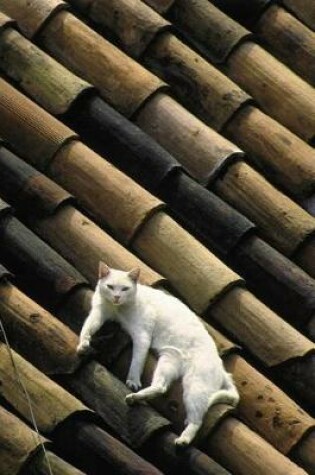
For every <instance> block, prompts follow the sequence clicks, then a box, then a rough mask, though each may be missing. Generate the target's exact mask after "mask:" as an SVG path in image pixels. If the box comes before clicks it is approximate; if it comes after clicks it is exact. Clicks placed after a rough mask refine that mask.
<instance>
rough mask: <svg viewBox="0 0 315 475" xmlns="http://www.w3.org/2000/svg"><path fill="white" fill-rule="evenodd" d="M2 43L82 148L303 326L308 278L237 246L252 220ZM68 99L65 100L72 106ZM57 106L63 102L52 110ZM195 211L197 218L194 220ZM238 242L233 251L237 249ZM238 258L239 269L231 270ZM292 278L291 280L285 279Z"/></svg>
mask: <svg viewBox="0 0 315 475" xmlns="http://www.w3.org/2000/svg"><path fill="white" fill-rule="evenodd" d="M7 31H9V30H7ZM8 39H10V41H9V42H7V43H6V47H4V48H3V49H2V50H1V51H2V53H3V55H2V58H3V59H4V61H3V63H2V64H4V66H3V67H4V69H5V70H6V72H8V73H9V74H10V75H11V76H12V77H13V78H14V79H15V80H17V81H18V82H19V84H20V85H23V86H24V89H26V90H27V92H28V93H30V94H31V95H32V97H34V98H36V99H37V100H38V101H39V102H40V103H41V104H42V105H45V106H46V107H47V108H48V109H49V110H50V111H51V112H54V113H58V112H59V113H61V112H63V111H64V110H65V108H66V109H69V110H68V112H67V115H66V116H65V120H66V121H67V122H68V123H70V124H71V125H74V126H75V128H76V130H79V131H80V133H82V135H83V136H84V137H85V139H86V140H87V141H88V143H90V144H92V145H93V147H94V148H96V150H98V151H100V152H102V154H103V155H104V154H105V155H106V156H109V157H111V159H112V160H114V163H115V164H118V165H119V166H120V167H121V168H123V169H124V171H127V173H128V174H129V175H131V176H132V177H134V178H136V179H137V180H140V182H141V184H143V185H144V186H146V187H147V188H149V189H150V190H151V191H153V192H155V193H158V195H159V196H160V197H161V198H162V199H166V201H167V202H168V203H169V204H170V205H171V207H172V209H173V211H175V214H176V216H177V217H179V218H180V219H182V220H183V223H184V224H185V225H186V226H188V228H189V229H190V230H192V232H194V233H195V234H196V235H197V237H198V238H199V239H201V240H202V241H203V242H204V243H205V244H207V245H210V246H211V248H214V249H215V250H217V251H218V252H219V254H220V255H223V256H231V254H232V256H233V257H232V262H235V265H236V268H237V270H239V271H240V272H241V273H243V274H244V275H245V276H246V278H247V279H248V281H249V285H252V286H253V288H254V289H255V291H258V294H261V295H262V296H263V297H266V298H267V302H268V304H271V305H274V306H275V308H276V309H277V310H279V311H280V312H283V311H284V314H285V315H286V317H287V318H289V319H290V320H292V321H293V322H294V323H295V324H296V325H298V326H301V324H302V326H303V325H304V324H305V323H307V321H308V319H309V317H310V316H311V315H312V313H313V299H312V287H313V281H312V280H311V279H310V278H308V277H307V275H305V274H304V273H303V272H301V270H299V269H298V268H297V267H295V266H294V265H293V264H292V263H291V262H290V261H289V260H286V259H285V258H283V257H282V256H280V255H279V254H278V253H277V252H276V251H275V250H273V249H272V248H271V247H270V246H268V245H267V244H265V243H263V242H261V241H260V239H259V238H253V239H247V240H245V242H244V238H245V237H248V235H249V233H252V228H253V225H252V223H250V222H249V221H248V220H246V219H245V218H244V217H242V216H241V215H240V214H238V213H237V212H236V211H235V210H233V209H232V208H229V206H228V205H226V203H224V202H223V201H221V200H220V199H219V198H218V197H216V195H213V194H212V193H211V192H208V191H206V190H204V189H203V188H202V187H200V186H199V185H197V184H196V183H194V182H193V181H192V179H191V178H189V177H188V176H187V175H185V174H184V173H183V170H182V169H181V167H180V165H179V163H178V162H176V160H174V159H173V158H172V156H170V155H169V154H168V153H167V152H166V151H165V150H163V149H161V147H159V146H158V145H157V144H156V143H155V142H153V141H152V140H150V138H149V137H148V136H146V135H145V134H144V133H141V131H140V130H139V129H137V128H136V127H135V126H133V125H132V124H131V123H130V122H129V121H128V120H126V119H124V118H123V117H122V116H120V115H119V114H118V113H117V112H115V111H114V110H113V109H112V108H111V107H109V106H107V105H106V104H105V103H104V102H103V101H102V100H101V99H99V98H97V97H94V96H93V97H90V96H89V95H88V96H84V97H82V98H79V99H77V96H78V94H80V93H81V89H80V87H79V85H80V80H79V79H78V78H76V77H75V76H74V75H73V74H71V73H70V72H68V71H67V70H65V69H63V68H62V67H61V65H60V64H58V63H55V62H54V61H53V60H52V59H51V58H50V57H49V56H47V55H45V54H44V53H43V52H41V51H40V50H39V49H38V48H36V47H35V46H34V45H32V44H30V43H29V42H28V41H27V40H26V39H23V38H22V37H21V36H20V35H19V34H18V33H17V32H14V31H11V30H10V31H9V35H8ZM3 45H4V43H2V46H3ZM10 47H11V48H10ZM5 53H7V54H5ZM23 63H24V66H26V65H27V67H26V68H24V69H20V66H19V65H20V64H23ZM16 65H17V66H16ZM23 71H26V72H27V74H26V73H25V72H24V73H23ZM48 71H49V73H48ZM44 72H45V74H46V82H47V81H50V84H51V87H50V88H49V89H48V92H47V88H46V87H45V85H46V84H45V82H44V81H42V80H41V77H42V76H43V74H44ZM67 74H68V76H67ZM53 88H55V89H56V90H57V91H59V90H60V91H63V97H65V98H66V100H65V101H61V100H60V96H59V97H58V98H57V101H54V100H53V98H52V97H51V96H50V92H49V91H50V89H53ZM78 91H79V92H78ZM68 98H72V101H73V103H72V104H71V103H69V100H68ZM75 99H77V100H75ZM61 103H63V105H62V106H61V107H60V104H61ZM130 149H132V151H131V150H130ZM131 153H132V155H130V154H131ZM4 160H5V157H4ZM9 162H10V161H8V160H7V161H6V163H9ZM11 162H12V163H11V166H10V168H11V169H12V167H13V168H14V166H15V165H14V163H13V160H11ZM11 173H12V171H11ZM185 203H186V204H185ZM201 209H202V214H201V215H199V214H198V213H200V211H201ZM72 229H73V228H72ZM239 243H241V246H238V244H239ZM237 246H238V248H237ZM235 248H237V249H235ZM232 251H233V252H232ZM245 255H246V256H247V259H249V261H248V262H247V261H244V259H243V258H244V256H245ZM259 256H260V259H259ZM241 259H242V260H241ZM240 260H241V262H242V265H241V266H239V265H238V262H239V261H240ZM266 260H269V261H271V262H273V264H274V265H273V267H270V265H268V266H263V269H259V268H258V267H257V264H256V265H255V263H258V265H260V264H259V263H260V261H266ZM126 262H128V261H127V260H126ZM95 264H96V263H95V261H91V266H92V268H91V266H89V269H91V271H92V272H94V271H93V266H95ZM94 269H95V267H94ZM266 269H267V270H266ZM268 269H270V271H271V272H270V273H269V279H268V280H266V279H265V273H266V272H267V271H268ZM262 272H263V275H262ZM292 272H294V274H292ZM94 274H95V272H94ZM292 275H293V279H292V278H290V276H292ZM288 280H289V281H288ZM266 282H268V284H270V285H269V286H268V289H265V286H266V285H265V283H266ZM279 284H280V285H281V286H283V287H282V288H284V289H285V291H286V293H285V294H284V293H283V292H281V291H279V289H278V286H279ZM275 286H276V287H277V289H275ZM272 289H273V291H272ZM270 291H271V293H270ZM288 292H289V294H288ZM268 297H269V300H268ZM281 297H284V298H282V299H281ZM294 302H296V304H295V305H294ZM303 302H304V304H303ZM288 314H289V315H288Z"/></svg>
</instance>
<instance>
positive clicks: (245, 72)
mask: <svg viewBox="0 0 315 475" xmlns="http://www.w3.org/2000/svg"><path fill="white" fill-rule="evenodd" d="M157 3H158V2H153V1H152V0H150V4H151V5H152V6H154V8H155V5H156V4H157ZM166 13H168V14H169V15H170V18H171V19H172V20H173V21H174V22H175V23H176V25H177V26H178V27H179V28H180V29H181V31H182V33H183V34H184V35H186V36H188V37H189V36H192V38H193V40H194V45H196V44H197V43H201V49H202V52H203V54H205V55H206V56H207V57H208V58H209V59H210V60H212V61H213V62H216V63H218V64H220V68H222V69H223V70H224V72H225V74H227V75H228V76H229V77H230V78H231V79H232V80H234V81H235V82H236V83H237V84H239V85H240V86H241V87H243V88H244V89H245V90H246V91H247V92H248V93H249V94H251V95H252V96H253V97H254V99H256V100H257V102H258V103H259V104H260V106H261V107H262V108H263V109H264V110H265V111H266V112H267V113H268V114H270V115H271V116H273V117H274V118H276V119H277V120H278V121H280V122H281V123H283V124H284V125H286V126H287V127H288V128H289V129H291V130H292V131H293V132H295V133H296V134H298V135H299V136H301V137H302V138H304V139H306V140H312V139H313V138H314V105H313V102H312V98H313V90H312V88H311V86H310V85H309V84H307V83H306V82H304V81H303V80H301V79H300V78H299V77H298V76H297V75H295V74H294V73H293V72H292V71H290V69H288V68H286V67H285V66H284V65H283V64H282V63H280V62H278V61H277V60H276V59H275V58H274V57H273V56H272V55H269V54H268V53H267V52H266V51H265V50H264V49H263V48H261V47H260V46H259V45H258V44H257V43H255V42H254V41H253V39H252V38H249V37H248V36H247V35H248V31H246V30H245V29H244V28H243V27H241V26H240V25H239V24H238V23H236V22H234V21H233V20H232V19H231V18H230V17H228V16H227V15H225V14H223V13H222V12H221V11H220V10H219V9H217V8H216V7H214V5H212V4H211V3H210V2H209V1H207V0H199V1H198V2H196V1H191V0H175V1H173V2H172V5H171V6H170V7H169V8H168V10H167V12H165V13H164V14H166ZM209 25H210V28H209ZM197 26H198V27H197ZM207 28H208V30H207ZM209 30H210V33H208V35H207V34H206V31H209ZM235 30H238V31H239V33H238V35H236V34H235V33H234V34H233V35H232V34H231V33H230V32H231V31H233V32H235ZM211 35H212V38H214V37H219V38H220V41H219V43H220V47H219V50H218V48H217V44H218V43H217V42H216V41H211ZM237 37H239V41H238V42H236V41H235V39H236V38H237ZM222 38H225V40H224V39H222ZM266 79H268V81H266ZM302 91H303V98H302V97H301V92H302ZM304 101H305V103H304ZM308 114H309V115H308Z"/></svg>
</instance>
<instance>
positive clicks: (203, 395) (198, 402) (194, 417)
mask: <svg viewBox="0 0 315 475" xmlns="http://www.w3.org/2000/svg"><path fill="white" fill-rule="evenodd" d="M183 390H184V391H183V399H184V405H185V410H186V420H185V424H186V427H185V429H184V430H183V432H182V433H181V434H180V436H179V437H178V438H177V439H176V440H175V444H176V445H177V446H180V447H186V446H187V445H189V444H190V443H191V442H192V440H193V439H194V438H195V436H196V435H197V432H198V431H199V429H200V427H201V425H202V422H203V418H204V416H205V414H206V412H207V410H208V408H209V391H208V389H207V387H206V386H205V384H204V382H203V381H202V380H201V378H198V377H194V376H192V375H191V374H185V376H184V378H183Z"/></svg>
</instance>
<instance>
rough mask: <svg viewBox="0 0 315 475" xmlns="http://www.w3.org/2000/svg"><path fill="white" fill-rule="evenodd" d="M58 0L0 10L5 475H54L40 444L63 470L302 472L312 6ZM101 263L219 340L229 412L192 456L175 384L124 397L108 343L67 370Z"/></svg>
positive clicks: (312, 388) (308, 363)
mask: <svg viewBox="0 0 315 475" xmlns="http://www.w3.org/2000/svg"><path fill="white" fill-rule="evenodd" d="M70 3H71V7H70V6H69V5H68V4H66V3H65V2H63V1H61V0H32V1H31V2H29V1H28V0H16V1H12V0H0V10H1V11H2V13H0V58H1V61H0V68H1V74H2V78H0V98H1V100H0V118H1V120H0V137H1V140H2V142H1V143H0V173H1V178H2V179H1V184H0V196H1V199H0V236H1V247H0V263H1V264H0V316H1V321H2V322H3V325H4V328H5V331H6V335H7V337H8V340H9V342H10V345H11V346H12V350H11V353H10V352H9V351H8V347H7V346H6V344H5V342H4V343H1V344H0V353H1V358H0V373H1V375H0V379H1V384H0V418H1V419H2V421H3V423H2V424H1V429H0V440H1V441H3V443H1V444H0V471H1V473H4V474H5V475H11V474H15V473H29V471H28V470H32V473H33V472H34V473H49V467H47V459H45V457H44V454H43V451H42V445H41V444H42V443H44V444H47V458H48V460H49V461H50V463H51V466H52V468H53V473H66V474H68V473H69V475H70V474H73V475H75V474H79V473H82V472H80V470H82V471H83V472H84V473H88V474H89V473H91V474H98V473H103V472H104V470H112V472H113V473H128V474H129V473H130V474H131V473H133V474H135V473H146V474H151V473H152V474H157V473H161V472H163V473H172V474H176V473H187V474H188V473H191V474H197V473H199V474H200V473H202V474H214V473H215V474H222V475H223V474H228V473H233V474H234V473H235V474H244V475H252V474H253V475H256V474H258V475H260V474H261V475H264V474H270V473H272V474H279V475H280V474H281V475H282V474H283V475H284V474H286V475H287V474H302V473H310V474H313V473H315V457H314V453H315V432H314V419H313V416H314V398H315V356H314V348H315V346H314V338H315V313H314V309H315V281H314V278H315V265H314V257H315V256H314V254H315V238H314V231H315V218H314V216H313V215H314V203H313V201H314V189H315V186H314V183H315V182H314V178H315V165H314V149H313V148H312V143H313V141H314V137H315V134H314V129H315V110H314V108H315V100H314V90H313V89H312V87H311V85H314V81H315V79H314V68H313V67H312V61H314V55H315V53H314V33H313V31H312V30H311V28H314V22H313V18H312V17H313V10H312V9H313V4H312V2H309V1H307V0H302V1H289V0H287V1H284V0H283V2H281V4H280V2H279V3H276V2H271V1H270V0H255V1H251V2H249V0H238V1H237V2H235V1H234V0H233V1H230V0H214V1H213V2H209V1H207V0H164V1H157V0H147V1H146V2H145V3H144V2H141V1H140V0H132V1H131V0H128V1H127V0H106V1H105V0H72V1H71V2H70ZM217 7H219V8H220V9H221V10H219V9H218V8H217ZM76 8H77V9H78V11H77V10H76ZM245 9H246V12H247V13H246V15H244V11H245ZM228 15H230V16H228ZM11 18H12V19H13V21H12V19H11ZM278 40H279V41H278ZM264 48H266V49H268V51H269V52H267V51H266V49H264ZM291 52H292V54H291ZM127 54H128V55H127ZM285 64H286V66H285ZM289 68H291V69H289ZM293 71H294V72H293ZM27 96H28V97H27ZM99 260H104V261H106V262H107V263H108V264H109V265H110V266H113V267H117V268H122V269H129V268H131V267H133V266H136V265H137V266H139V267H140V268H141V278H142V282H144V283H146V284H147V285H152V286H155V287H160V288H166V289H168V290H169V291H171V292H174V293H175V294H176V295H178V296H180V297H181V298H182V299H183V300H185V301H186V303H188V305H190V306H191V308H192V309H193V310H195V311H196V312H197V313H198V314H199V315H200V316H201V317H202V318H203V321H204V322H205V325H206V328H207V330H208V331H209V332H210V334H211V335H212V336H213V337H214V339H215V341H216V343H217V345H218V348H219V351H220V353H221V355H222V358H223V360H224V363H225V365H226V367H227V369H228V370H229V371H230V372H232V373H233V376H234V379H235V382H236V384H237V387H238V389H239V392H240V396H241V402H240V405H239V407H238V408H237V410H236V411H233V410H232V408H230V407H229V406H226V405H218V406H215V407H214V408H212V409H211V410H210V411H209V413H208V415H207V417H206V419H205V422H204V425H203V428H202V430H201V431H200V434H199V438H198V440H197V441H196V444H197V446H198V447H199V448H196V447H190V448H189V449H187V450H186V451H184V452H183V453H178V452H176V451H175V448H174V438H175V434H174V433H173V431H175V432H176V431H178V430H180V429H181V427H182V425H183V421H184V417H185V414H184V409H183V405H182V398H181V387H180V384H179V383H177V384H175V385H174V388H172V390H171V391H170V393H169V394H168V395H167V396H166V397H165V398H162V399H160V400H157V401H154V409H153V408H152V407H150V406H139V407H137V408H129V407H128V406H127V405H126V404H125V400H124V398H125V395H126V394H127V392H128V390H127V388H126V387H125V386H124V384H123V381H124V380H125V376H126V371H127V368H128V365H129V359H130V345H129V340H128V338H127V337H126V335H125V334H124V333H123V332H122V331H121V330H118V329H117V328H116V327H113V326H108V327H106V328H104V331H102V333H101V334H100V335H99V336H98V337H97V338H96V340H95V348H96V350H97V351H96V353H95V355H93V357H95V359H92V358H89V359H86V360H85V359H83V360H82V359H79V358H78V357H77V355H76V352H75V348H76V344H77V335H76V334H77V333H78V332H79V331H80V329H81V326H82V323H83V321H84V319H85V317H86V315H87V313H88V310H89V307H90V300H91V296H92V288H93V286H94V285H95V283H96V279H97V275H96V270H97V265H98V262H99ZM3 266H5V267H3ZM7 269H8V270H7ZM10 272H12V273H13V274H14V276H13V275H12V274H10ZM56 316H57V317H58V319H56ZM206 322H207V323H206ZM212 325H213V326H212ZM2 336H3V335H2ZM230 338H231V339H232V340H233V341H232V340H230ZM239 345H241V346H239ZM104 348H106V349H105V350H104ZM12 358H13V360H12ZM12 361H13V362H15V366H12ZM154 364H155V357H154V356H153V355H150V357H149V359H148V362H147V365H146V369H145V373H144V381H145V383H148V382H149V381H150V378H151V376H152V371H153V368H154ZM106 368H107V369H106ZM17 371H18V373H17ZM21 380H22V381H23V382H24V385H25V388H26V390H27V392H28V393H29V394H30V397H31V399H32V400H33V403H34V404H33V410H34V416H35V419H36V421H37V426H38V429H39V431H40V433H41V434H42V436H43V437H46V438H47V439H49V442H48V440H46V439H42V440H40V439H39V438H38V437H37V436H36V434H34V432H32V430H34V427H33V421H32V417H31V415H30V413H29V407H28V403H27V400H26V399H25V391H22V390H21ZM25 422H26V423H27V424H28V425H25ZM30 427H31V428H30ZM13 429H14V430H13ZM75 467H78V468H75Z"/></svg>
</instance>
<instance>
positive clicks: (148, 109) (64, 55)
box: [6, 7, 315, 272]
mask: <svg viewBox="0 0 315 475" xmlns="http://www.w3.org/2000/svg"><path fill="white" fill-rule="evenodd" d="M6 8H7V7H6ZM59 15H62V17H59ZM67 15H70V16H71V18H70V20H71V21H74V22H76V24H77V25H78V27H77V28H75V29H74V30H73V31H72V30H71V32H70V31H69V32H67V34H66V28H65V25H66V23H67V22H66V23H65V24H64V28H63V29H62V31H61V30H60V32H59V33H60V34H57V32H56V31H55V32H54V34H53V35H52V34H50V33H49V29H48V25H49V24H50V23H48V24H47V26H46V28H45V32H46V34H47V36H45V41H44V39H43V34H44V32H43V31H42V32H41V43H44V44H45V48H47V49H48V50H49V51H50V52H52V54H53V55H55V56H57V57H58V58H59V59H60V60H61V61H62V62H64V63H66V64H67V65H68V66H69V67H70V68H71V67H72V68H73V69H74V70H77V69H79V70H80V73H81V74H82V75H87V76H89V71H88V69H87V68H86V64H85V63H84V62H83V60H82V57H81V56H80V57H79V58H77V57H75V55H73V54H72V56H71V53H70V50H69V51H68V50H67V48H66V46H67V45H66V44H65V45H62V47H61V45H59V46H58V45H57V42H58V41H59V39H60V37H61V33H62V34H64V35H66V37H67V38H68V37H72V36H74V35H75V34H76V32H77V31H78V28H87V27H85V25H83V24H81V23H80V22H79V20H77V19H76V18H75V17H73V15H71V14H70V13H69V14H68V12H61V13H58V14H57V16H58V18H59V19H60V18H61V20H62V21H63V20H64V19H65V18H68V16H67ZM53 18H57V17H56V16H55V17H53ZM77 22H79V23H77ZM90 31H91V32H92V33H91V34H94V33H93V31H92V30H90V29H89V28H87V32H86V34H87V35H88V34H90ZM47 38H48V39H49V44H47V42H46V39H47ZM81 40H82V42H81V43H80V44H78V46H77V48H76V51H77V50H78V49H80V47H81V49H82V54H83V53H84V51H85V49H84V48H82V44H85V43H84V38H81ZM104 41H105V40H104ZM99 42H100V44H101V42H102V39H101V37H99ZM70 56H71V61H70V60H69V58H70ZM73 62H75V63H76V66H75V67H73ZM70 63H71V64H70ZM135 64H136V63H135ZM88 79H90V78H88ZM91 79H92V80H93V78H91ZM97 85H98V87H100V88H101V89H102V86H101V85H100V84H97ZM101 92H102V91H101ZM170 101H171V103H170ZM161 102H162V104H161ZM165 103H166V106H165ZM171 105H172V107H170V106H171ZM161 110H162V111H163V112H164V114H163V116H162V115H161ZM174 110H176V104H175V103H173V101H172V100H171V99H170V98H169V97H168V96H165V95H162V96H160V95H155V96H154V97H153V99H151V100H150V101H147V103H146V105H145V107H144V109H142V111H141V112H140V116H141V117H140V123H141V124H142V126H146V131H147V132H149V133H152V134H153V132H154V138H156V139H157V140H162V139H164V138H165V142H168V138H169V137H170V135H169V134H168V133H165V130H163V127H165V126H166V125H167V132H168V130H170V123H167V121H166V119H167V118H168V117H170V116H172V117H171V124H172V129H174V127H173V126H174ZM182 111H184V109H182ZM157 112H158V113H157ZM157 116H159V120H157ZM189 118H190V119H193V116H189ZM154 119H155V120H154ZM193 120H195V119H193ZM157 122H158V126H157ZM138 123H139V121H138ZM183 123H185V121H183V118H182V116H181V120H180V122H179V117H177V127H175V130H176V128H177V129H178V128H179V127H180V130H182V128H183ZM191 125H192V124H191V121H190V123H189V129H190V133H189V134H188V135H186V134H184V139H185V142H186V143H185V145H184V143H183V142H178V141H176V146H175V148H176V150H178V145H179V148H180V150H179V151H180V154H179V155H180V157H177V155H176V150H174V148H172V149H171V148H170V146H169V144H168V143H165V142H163V145H164V146H165V147H166V148H168V150H169V151H171V152H172V153H173V154H174V155H175V156H176V158H180V159H181V160H183V156H185V154H184V153H183V150H186V156H187V155H189V156H188V158H189V159H190V161H191V156H192V154H193V151H192V150H191V148H190V149H189V147H188V143H189V140H188V139H189V138H191V130H192V128H191ZM199 126H201V127H202V128H203V129H204V130H205V132H206V136H207V137H208V138H210V137H209V136H208V134H209V130H210V129H208V128H204V124H202V123H201V122H200V123H199ZM161 128H162V130H161ZM148 129H150V130H148ZM157 135H158V137H157ZM171 137H172V136H171ZM172 143H174V140H173V142H172ZM301 143H303V142H301ZM189 144H190V145H192V144H191V143H189ZM194 144H195V145H196V147H197V148H201V149H203V152H204V151H205V149H204V148H203V147H204V144H203V143H202V142H201V140H196V141H195V143H194ZM305 145H306V144H305ZM184 147H185V148H184ZM179 151H178V152H179ZM187 151H189V154H188V153H187ZM309 151H310V152H312V153H313V151H312V149H310V148H309ZM196 155H197V156H198V154H196ZM202 155H203V156H204V153H202ZM230 155H231V154H229V156H230ZM206 158H207V159H208V155H206ZM228 163H229V162H225V165H226V166H227V165H228ZM186 165H187V164H186ZM312 166H314V164H312ZM221 168H222V165H221ZM212 170H213V169H212ZM215 171H217V167H216V168H215ZM190 172H193V170H190ZM239 175H240V176H239ZM244 177H245V178H246V180H247V181H250V182H251V185H252V187H253V189H254V191H255V193H256V202H255V207H254V206H253V203H252V200H251V196H252V191H251V193H249V192H248V193H246V191H247V188H246V187H244V186H242V183H243V182H244ZM231 186H233V187H236V188H237V189H236V190H235V192H234V189H233V190H232V192H231V189H230V188H231ZM239 188H240V189H242V193H238V192H237V191H238V189H239ZM215 189H216V191H217V193H219V194H220V195H221V196H222V197H224V199H226V200H228V201H229V202H230V203H231V204H232V205H233V206H235V207H237V208H238V209H239V210H240V211H241V212H243V213H245V214H247V216H248V217H249V218H251V219H254V220H255V222H256V223H257V224H258V225H259V227H260V228H261V232H262V233H263V235H264V236H265V237H267V238H268V240H270V241H271V242H272V244H273V245H275V246H276V247H277V248H278V249H280V250H281V251H282V252H284V253H286V254H288V255H292V254H293V253H294V252H295V251H296V250H297V249H298V248H301V247H302V243H304V246H303V250H302V251H301V253H302V255H301V256H300V255H298V256H297V259H298V262H299V264H300V265H302V266H303V267H305V268H306V270H307V271H308V272H312V268H309V267H308V264H307V262H309V256H310V255H313V253H314V246H315V243H314V239H313V240H309V239H307V238H308V237H309V235H310V234H312V233H313V231H314V219H313V218H311V217H310V216H309V215H308V214H307V213H305V212H304V211H303V210H302V209H301V208H299V207H298V206H296V205H295V204H294V203H293V202H292V201H290V200H289V199H288V198H287V197H285V196H283V195H282V194H281V193H280V192H278V191H277V190H276V189H274V188H273V187H271V186H269V184H268V183H267V182H265V181H264V180H263V179H262V178H261V177H260V176H259V175H258V174H257V173H256V172H255V171H254V170H253V169H252V168H251V167H250V166H248V165H246V164H243V163H241V164H235V165H234V168H233V165H230V167H229V169H228V171H227V172H226V174H225V175H224V176H223V177H222V183H221V182H220V183H219V185H218V186H215ZM249 189H250V188H249ZM271 203H272V205H273V206H270V204H271ZM266 214H267V216H266ZM284 216H285V217H284ZM275 224H276V229H277V230H278V232H275Z"/></svg>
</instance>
